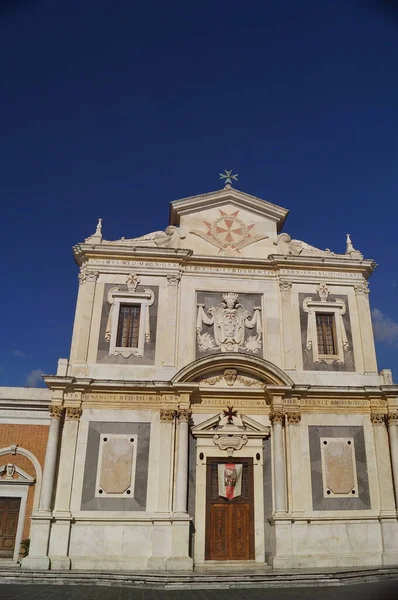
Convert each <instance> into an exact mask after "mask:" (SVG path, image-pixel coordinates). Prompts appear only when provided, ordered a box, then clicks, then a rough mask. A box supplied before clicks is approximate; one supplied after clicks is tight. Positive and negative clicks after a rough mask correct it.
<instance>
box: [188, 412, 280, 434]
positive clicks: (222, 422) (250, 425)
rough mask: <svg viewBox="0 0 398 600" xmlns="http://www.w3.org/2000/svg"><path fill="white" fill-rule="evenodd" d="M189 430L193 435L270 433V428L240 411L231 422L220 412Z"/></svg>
mask: <svg viewBox="0 0 398 600" xmlns="http://www.w3.org/2000/svg"><path fill="white" fill-rule="evenodd" d="M191 432H192V435H193V436H194V437H209V436H212V435H243V434H245V435H248V436H249V437H266V436H268V435H269V433H270V428H269V427H268V426H266V425H263V424H262V423H259V422H258V421H256V420H254V419H251V418H250V417H248V416H247V415H244V414H241V413H239V414H238V415H237V417H234V418H233V423H228V422H227V417H226V416H225V415H224V414H223V413H221V414H217V415H214V416H213V417H211V418H210V419H207V420H206V421H203V423H199V424H198V425H195V426H194V427H192V429H191Z"/></svg>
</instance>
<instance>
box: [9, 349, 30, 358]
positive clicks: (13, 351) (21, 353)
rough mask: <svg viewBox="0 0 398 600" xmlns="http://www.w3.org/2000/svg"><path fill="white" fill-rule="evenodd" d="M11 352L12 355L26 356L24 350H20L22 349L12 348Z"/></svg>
mask: <svg viewBox="0 0 398 600" xmlns="http://www.w3.org/2000/svg"><path fill="white" fill-rule="evenodd" d="M11 354H13V355H14V356H18V357H20V358H22V357H23V356H26V354H25V352H22V350H12V351H11Z"/></svg>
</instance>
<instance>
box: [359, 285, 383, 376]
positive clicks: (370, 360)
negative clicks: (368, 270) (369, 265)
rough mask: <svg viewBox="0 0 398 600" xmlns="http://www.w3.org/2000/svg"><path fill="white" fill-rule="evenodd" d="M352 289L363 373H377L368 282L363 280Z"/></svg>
mask: <svg viewBox="0 0 398 600" xmlns="http://www.w3.org/2000/svg"><path fill="white" fill-rule="evenodd" d="M354 289H355V295H356V298H357V307H358V318H359V325H360V332H361V339H362V352H363V365H364V371H365V373H377V362H376V350H375V344H374V337H373V327H372V319H371V315H370V306H369V285H368V282H367V281H365V280H364V281H363V282H362V283H358V284H357V285H355V286H354Z"/></svg>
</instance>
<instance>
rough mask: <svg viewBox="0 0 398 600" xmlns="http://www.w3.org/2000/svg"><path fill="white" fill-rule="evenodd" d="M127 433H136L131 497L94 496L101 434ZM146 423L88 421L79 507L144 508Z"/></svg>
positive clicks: (146, 460) (146, 467)
mask: <svg viewBox="0 0 398 600" xmlns="http://www.w3.org/2000/svg"><path fill="white" fill-rule="evenodd" d="M111 433H131V434H137V444H136V452H137V463H136V472H135V483H134V498H96V497H95V481H96V478H97V469H98V456H99V445H100V436H101V434H111ZM150 434H151V424H150V423H110V422H106V421H91V422H90V424H89V429H88V439H87V451H86V462H85V465H84V480H83V491H82V500H81V506H80V508H81V510H99V511H106V510H112V511H114V510H115V511H131V510H145V509H146V495H147V487H148V461H149V442H150Z"/></svg>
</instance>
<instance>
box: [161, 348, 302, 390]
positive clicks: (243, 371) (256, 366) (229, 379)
mask: <svg viewBox="0 0 398 600" xmlns="http://www.w3.org/2000/svg"><path fill="white" fill-rule="evenodd" d="M188 382H192V383H198V382H199V383H200V384H201V385H203V386H207V385H208V386H214V387H223V388H229V389H230V388H232V387H240V388H242V387H245V388H247V389H250V388H252V389H256V388H257V389H261V388H264V387H265V386H267V385H282V386H289V387H291V386H293V381H292V380H291V379H290V377H289V376H288V375H286V373H285V372H284V371H282V369H280V368H279V367H277V366H276V365H274V364H273V363H271V362H269V361H268V360H265V359H263V358H258V357H253V356H247V355H242V354H237V353H235V352H225V353H223V354H211V355H210V356H205V357H203V358H200V359H198V360H195V361H193V362H191V363H189V365H186V366H185V367H183V368H182V369H181V370H180V371H178V373H177V374H176V375H175V376H174V377H173V379H172V383H173V384H178V383H188Z"/></svg>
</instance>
